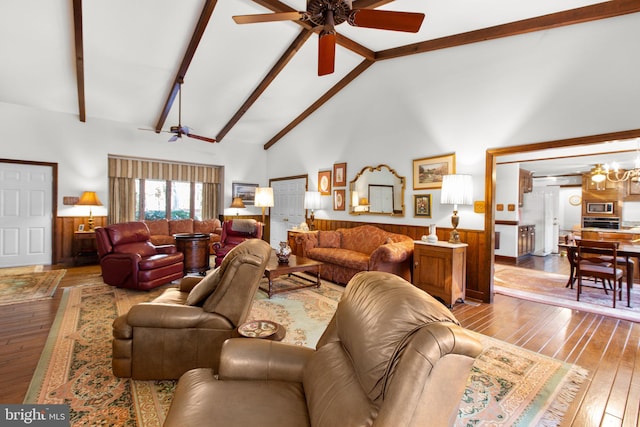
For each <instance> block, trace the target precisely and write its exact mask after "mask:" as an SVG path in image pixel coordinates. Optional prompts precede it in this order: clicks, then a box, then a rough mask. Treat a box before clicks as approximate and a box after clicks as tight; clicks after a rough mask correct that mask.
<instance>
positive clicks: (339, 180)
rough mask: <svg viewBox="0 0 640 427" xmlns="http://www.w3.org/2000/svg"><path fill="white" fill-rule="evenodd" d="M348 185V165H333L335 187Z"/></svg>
mask: <svg viewBox="0 0 640 427" xmlns="http://www.w3.org/2000/svg"><path fill="white" fill-rule="evenodd" d="M345 185H347V164H346V163H336V164H334V165H333V186H334V187H344V186H345Z"/></svg>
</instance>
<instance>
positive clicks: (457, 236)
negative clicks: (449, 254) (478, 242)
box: [449, 210, 462, 243]
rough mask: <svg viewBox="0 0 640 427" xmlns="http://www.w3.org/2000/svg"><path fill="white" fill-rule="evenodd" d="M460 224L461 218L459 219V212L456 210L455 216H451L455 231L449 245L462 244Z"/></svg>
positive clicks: (450, 236) (452, 232) (451, 235)
mask: <svg viewBox="0 0 640 427" xmlns="http://www.w3.org/2000/svg"><path fill="white" fill-rule="evenodd" d="M459 222H460V217H458V211H457V210H454V211H453V215H451V225H452V226H453V230H451V234H450V235H449V243H462V242H461V241H460V233H458V230H456V228H458V223H459Z"/></svg>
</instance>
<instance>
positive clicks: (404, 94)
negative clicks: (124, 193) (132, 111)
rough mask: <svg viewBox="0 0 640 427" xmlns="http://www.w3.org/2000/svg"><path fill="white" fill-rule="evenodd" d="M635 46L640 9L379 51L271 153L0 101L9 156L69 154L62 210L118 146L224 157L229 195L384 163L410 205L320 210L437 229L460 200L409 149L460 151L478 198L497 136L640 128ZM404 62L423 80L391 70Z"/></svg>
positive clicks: (99, 182)
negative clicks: (428, 180) (395, 213)
mask: <svg viewBox="0 0 640 427" xmlns="http://www.w3.org/2000/svg"><path fill="white" fill-rule="evenodd" d="M638 51H640V14H638V13H636V14H631V15H626V16H621V17H616V18H611V19H606V20H601V21H596V22H589V23H585V24H579V25H573V26H568V27H562V28H557V29H553V30H548V31H542V32H536V33H530V34H525V35H521V36H516V37H509V38H506V39H499V40H493V41H487V42H482V43H475V44H472V45H466V46H459V47H455V48H450V49H445V50H440V51H435V52H430V53H425V54H421V55H414V56H411V57H405V58H400V59H394V60H389V61H384V62H380V63H377V64H375V65H374V66H372V67H370V68H369V69H367V71H365V72H364V73H363V75H361V76H360V77H359V78H358V79H356V80H355V81H354V82H352V83H351V84H350V85H348V86H347V87H346V88H345V89H344V90H342V91H341V92H340V93H339V94H338V95H337V96H336V97H334V98H333V99H332V100H331V101H330V102H329V103H327V104H325V105H324V106H323V107H322V108H321V109H319V110H318V111H316V112H315V113H314V114H313V115H312V116H311V117H309V118H307V119H306V120H305V121H303V122H302V123H301V124H300V125H299V126H298V127H296V128H295V129H294V130H293V131H292V132H290V133H289V134H287V135H286V136H285V137H284V138H283V139H282V140H280V141H279V142H278V143H277V144H276V145H274V146H273V147H272V148H270V149H269V150H267V151H266V152H265V151H264V150H263V147H262V144H263V143H264V142H265V141H268V140H269V139H270V138H271V137H272V136H273V135H265V140H264V141H261V142H257V143H256V144H255V145H254V144H243V143H239V142H237V141H234V140H231V139H228V138H225V140H224V141H223V142H222V143H221V144H208V143H204V142H199V141H194V140H188V141H186V142H183V143H182V144H178V145H170V144H169V143H167V142H166V136H167V134H160V135H156V134H155V133H153V132H144V131H139V130H137V127H138V126H137V125H131V124H129V125H125V124H121V123H114V122H104V121H99V120H94V119H92V118H91V116H89V117H88V118H87V123H81V122H79V121H78V119H77V116H75V115H65V114H54V113H46V112H42V111H36V110H31V109H27V108H24V107H20V106H15V105H7V104H0V126H1V129H2V136H1V137H0V138H2V154H0V157H2V158H9V159H19V160H39V161H47V162H57V163H59V166H60V169H59V200H58V205H59V214H60V215H75V214H78V215H82V214H83V213H79V212H75V211H74V209H77V208H70V207H65V206H63V205H62V197H63V196H78V195H80V193H81V192H82V191H84V190H96V191H97V192H98V195H99V197H100V198H101V199H102V201H103V202H105V201H106V199H107V176H106V168H107V163H106V159H107V155H108V154H120V155H127V156H140V157H148V158H157V159H169V160H178V161H186V162H194V163H206V164H216V165H224V166H225V205H226V206H228V205H229V204H230V203H231V182H232V181H242V182H257V183H259V184H261V185H264V184H266V183H267V182H268V179H269V178H277V177H283V176H292V175H300V174H307V173H308V174H309V178H310V180H309V181H310V182H309V184H310V186H311V187H314V186H317V172H318V171H319V170H327V169H330V168H331V167H332V165H333V164H334V163H337V162H345V161H346V162H347V179H348V180H351V179H353V177H354V175H355V174H356V173H357V172H359V171H360V170H361V169H362V168H363V167H364V166H368V165H371V166H376V165H378V164H381V163H384V164H387V165H389V166H390V167H391V168H393V169H395V170H396V171H397V172H398V173H399V174H400V175H403V176H405V177H407V189H406V192H405V197H404V204H405V210H406V215H405V217H402V218H400V217H385V216H368V217H367V216H359V217H353V216H350V215H349V214H348V212H346V211H344V212H342V211H333V210H332V209H331V208H330V206H331V203H330V201H329V200H326V203H325V206H327V209H324V210H320V211H318V212H317V214H316V216H317V218H331V219H337V220H354V219H357V220H362V221H366V220H370V221H372V222H387V223H403V224H413V225H424V226H425V234H427V233H426V231H427V227H428V224H430V223H436V224H437V225H438V226H441V227H449V226H450V216H451V210H452V209H451V206H440V204H439V202H438V201H439V196H440V191H439V190H433V191H414V190H413V187H412V186H413V182H412V160H413V159H419V158H424V157H430V156H438V155H442V154H445V153H450V152H455V153H456V161H457V172H458V173H465V174H471V175H472V176H473V177H474V183H475V187H474V198H475V199H476V200H483V199H484V184H483V183H484V176H485V152H486V150H487V149H488V148H497V147H505V146H512V145H520V144H528V143H536V142H542V141H548V140H555V139H561V138H570V137H578V136H584V135H594V134H600V133H605V132H614V131H620V130H628V129H638V128H640V115H638V111H640V84H639V83H638V78H637V73H638V70H639V69H640V55H638ZM406 70H413V71H418V72H419V73H420V74H421V75H422V76H423V79H422V83H421V84H420V85H415V83H412V82H414V80H412V79H402V78H393V79H390V78H388V76H390V75H391V76H402V75H403V74H404V73H405V71H406ZM292 83H295V82H292ZM7 84H9V83H7ZM34 90H36V89H34ZM88 112H89V114H90V112H91V106H88ZM426 193H431V194H433V201H434V203H433V209H432V210H433V218H431V219H428V218H415V217H414V215H413V195H414V194H426ZM326 199H328V198H326ZM459 210H460V213H459V215H460V228H468V229H479V230H480V229H483V228H484V216H483V215H482V214H476V213H473V209H472V207H471V206H462V207H460V209H459ZM234 213H235V212H234ZM247 213H249V212H247ZM255 213H259V212H258V210H257V209H255ZM94 214H96V215H97V214H99V213H98V212H94Z"/></svg>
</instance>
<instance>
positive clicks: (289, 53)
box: [216, 29, 313, 142]
mask: <svg viewBox="0 0 640 427" xmlns="http://www.w3.org/2000/svg"><path fill="white" fill-rule="evenodd" d="M311 34H313V33H312V32H311V31H310V30H306V29H303V30H302V31H300V34H298V37H296V39H295V40H294V41H293V43H291V45H290V46H289V47H288V48H287V50H286V51H285V52H284V54H283V55H282V56H281V57H280V59H279V60H278V62H276V64H275V65H274V66H273V68H271V70H269V72H268V73H267V75H266V76H265V78H264V79H262V81H261V82H260V84H258V87H256V89H255V90H254V91H253V93H251V95H249V98H247V100H246V101H244V103H243V104H242V106H241V107H240V108H239V109H238V111H236V113H235V114H234V115H233V117H232V118H231V120H229V122H228V123H227V124H226V125H225V126H224V127H223V128H222V130H221V131H220V132H219V133H218V135H217V136H216V141H218V142H220V141H222V138H224V137H225V135H226V134H227V133H228V132H229V131H230V130H231V128H233V127H234V126H235V125H236V123H238V121H239V120H240V118H241V117H242V116H244V114H245V113H246V112H247V110H249V108H251V106H252V105H253V103H254V102H256V101H257V100H258V98H259V97H260V95H262V93H263V92H264V91H265V90H266V89H267V87H269V85H270V84H271V83H272V82H273V81H274V80H275V78H276V77H277V76H278V74H280V72H281V71H282V70H283V69H284V67H285V66H286V65H287V64H288V63H289V61H290V60H291V59H292V58H293V57H294V55H295V54H296V53H297V52H298V50H299V49H300V48H301V47H302V45H303V44H304V43H305V42H306V41H307V40H309V37H310V36H311Z"/></svg>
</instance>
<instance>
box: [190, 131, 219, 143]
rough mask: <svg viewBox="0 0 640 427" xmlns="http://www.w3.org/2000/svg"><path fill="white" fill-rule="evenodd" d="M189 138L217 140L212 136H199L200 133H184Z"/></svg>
mask: <svg viewBox="0 0 640 427" xmlns="http://www.w3.org/2000/svg"><path fill="white" fill-rule="evenodd" d="M186 135H187V136H188V137H189V138H194V139H199V140H200V141H206V142H218V141H216V140H215V139H213V138H207V137H206V136H200V135H196V134H193V133H188V134H186Z"/></svg>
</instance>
